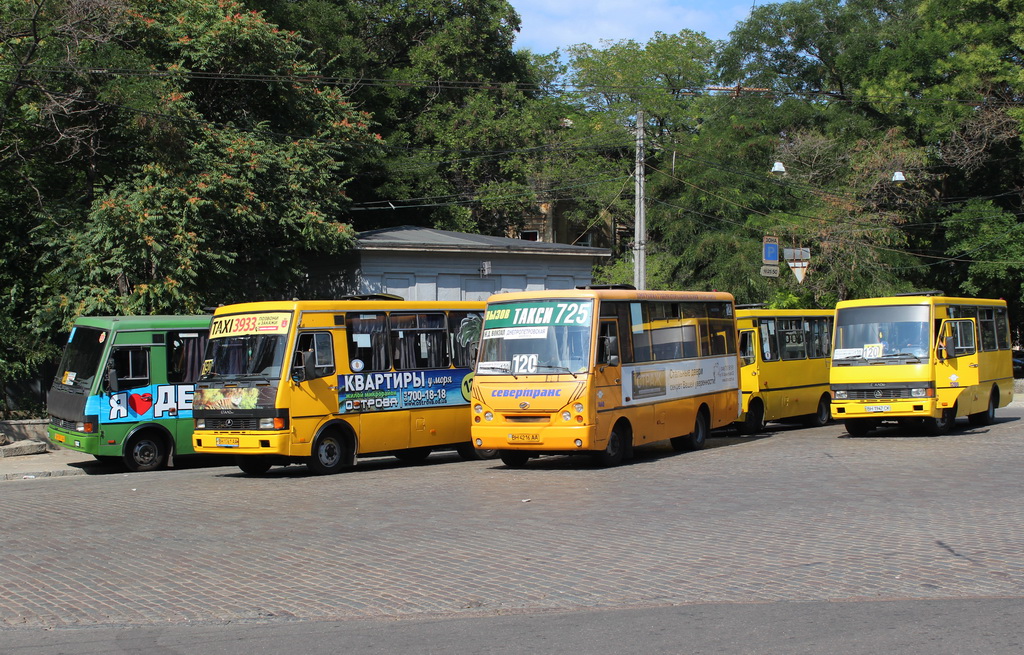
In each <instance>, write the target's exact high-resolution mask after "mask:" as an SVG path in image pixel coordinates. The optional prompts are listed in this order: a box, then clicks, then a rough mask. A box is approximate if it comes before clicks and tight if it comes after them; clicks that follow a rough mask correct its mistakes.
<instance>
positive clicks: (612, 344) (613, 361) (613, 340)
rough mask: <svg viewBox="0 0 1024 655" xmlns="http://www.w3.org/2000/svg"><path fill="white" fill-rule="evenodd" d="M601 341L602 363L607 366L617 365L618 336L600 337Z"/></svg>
mask: <svg viewBox="0 0 1024 655" xmlns="http://www.w3.org/2000/svg"><path fill="white" fill-rule="evenodd" d="M601 339H602V341H603V345H604V348H603V352H602V355H603V357H602V358H601V359H602V361H601V363H602V364H607V365H608V366H618V365H619V339H618V337H601Z"/></svg>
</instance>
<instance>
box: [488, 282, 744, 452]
mask: <svg viewBox="0 0 1024 655" xmlns="http://www.w3.org/2000/svg"><path fill="white" fill-rule="evenodd" d="M738 362H739V359H738V357H737V353H736V321H735V316H734V312H733V301H732V296H731V295H729V294H721V293H701V292H683V291H637V290H634V289H632V288H598V287H593V288H586V289H579V290H566V291H538V292H524V293H509V294H499V295H495V296H492V297H491V298H490V300H489V301H488V306H487V312H486V314H485V317H484V331H483V336H482V339H481V343H480V357H479V360H478V362H477V368H476V376H475V377H474V379H473V398H472V404H473V430H472V435H473V443H474V445H475V446H476V448H478V449H497V450H499V453H500V456H501V458H502V461H504V462H505V464H506V465H507V466H510V467H517V466H522V465H524V464H525V463H526V462H527V461H528V460H529V459H530V458H531V457H534V456H538V455H544V454H589V455H591V456H592V457H594V458H595V459H596V460H597V461H598V462H599V463H601V464H603V465H606V466H611V465H615V464H618V463H619V462H621V461H622V460H623V459H627V458H629V457H630V456H631V455H632V451H633V446H634V445H644V444H649V443H655V442H658V441H665V440H671V443H672V446H673V447H674V448H675V449H677V450H689V449H697V448H701V447H703V446H704V441H705V439H706V437H707V434H708V431H709V430H710V429H711V428H715V427H722V426H725V425H729V424H731V423H732V422H733V421H735V420H736V417H737V415H738V405H739V390H738V383H739V376H738Z"/></svg>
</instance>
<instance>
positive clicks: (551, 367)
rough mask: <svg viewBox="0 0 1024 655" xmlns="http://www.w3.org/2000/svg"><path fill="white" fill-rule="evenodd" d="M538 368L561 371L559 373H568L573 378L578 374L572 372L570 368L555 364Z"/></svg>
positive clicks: (538, 366) (539, 365) (542, 365)
mask: <svg viewBox="0 0 1024 655" xmlns="http://www.w3.org/2000/svg"><path fill="white" fill-rule="evenodd" d="M537 368H549V369H554V370H556V371H559V372H563V373H568V374H569V375H571V376H573V377H574V378H575V377H576V374H575V373H573V372H572V371H571V370H569V367H568V366H557V365H555V364H538V365H537Z"/></svg>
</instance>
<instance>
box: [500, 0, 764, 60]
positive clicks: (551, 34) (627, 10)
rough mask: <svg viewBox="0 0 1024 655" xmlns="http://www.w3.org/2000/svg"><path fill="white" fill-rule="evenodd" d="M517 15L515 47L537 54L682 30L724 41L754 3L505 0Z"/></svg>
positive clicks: (733, 0) (726, 0)
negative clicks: (519, 27)
mask: <svg viewBox="0 0 1024 655" xmlns="http://www.w3.org/2000/svg"><path fill="white" fill-rule="evenodd" d="M509 2H510V4H511V5H512V6H513V7H514V8H515V10H516V11H518V12H519V15H520V16H521V17H522V30H521V31H520V32H519V34H518V35H517V36H516V40H515V44H514V45H513V47H514V48H516V49H521V48H528V49H530V50H532V51H534V52H536V53H539V54H547V53H549V52H552V51H553V50H555V49H560V50H562V52H563V54H564V52H565V48H566V46H570V45H575V44H577V43H589V44H590V45H593V46H600V45H601V41H602V40H611V41H619V40H622V39H633V40H634V41H636V42H637V43H640V44H644V43H646V42H647V41H649V40H650V39H651V38H652V37H653V36H654V33H655V32H664V33H665V34H675V33H677V32H679V31H680V30H683V29H689V30H693V31H695V32H703V33H704V34H705V35H707V36H708V37H709V38H711V39H727V38H728V37H729V31H730V30H732V29H733V27H735V26H736V23H737V22H739V21H741V20H744V19H745V18H746V17H747V16H748V15H749V14H750V8H751V6H752V5H753V0H746V1H743V0H643V1H641V2H637V1H636V0H509Z"/></svg>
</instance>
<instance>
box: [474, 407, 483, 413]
mask: <svg viewBox="0 0 1024 655" xmlns="http://www.w3.org/2000/svg"><path fill="white" fill-rule="evenodd" d="M473 411H474V412H476V413H477V414H482V413H483V411H484V406H483V405H473Z"/></svg>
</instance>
